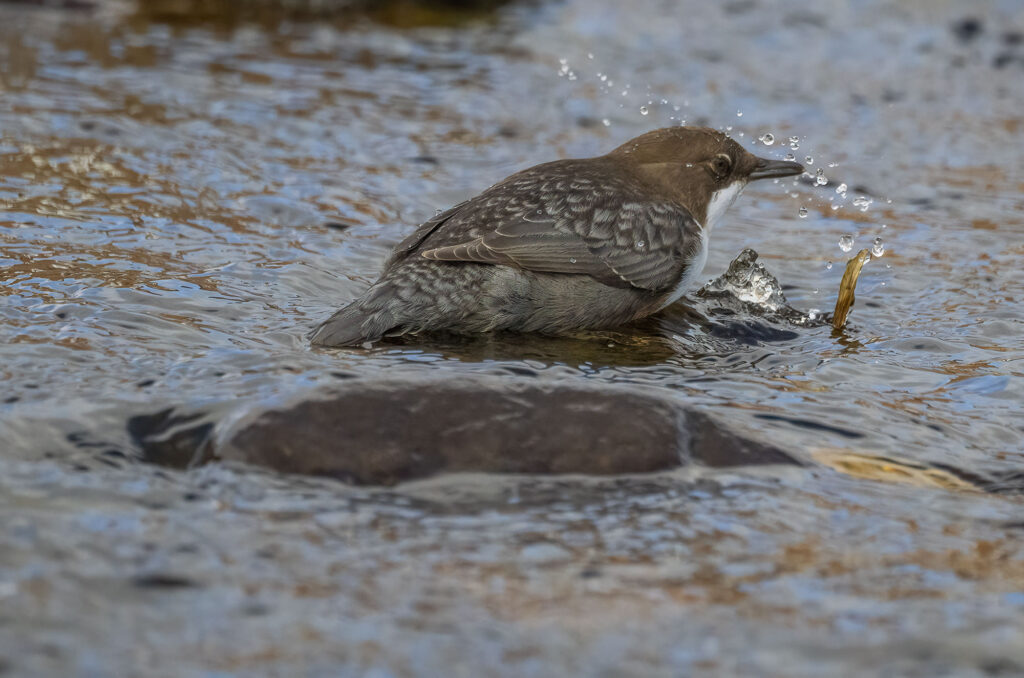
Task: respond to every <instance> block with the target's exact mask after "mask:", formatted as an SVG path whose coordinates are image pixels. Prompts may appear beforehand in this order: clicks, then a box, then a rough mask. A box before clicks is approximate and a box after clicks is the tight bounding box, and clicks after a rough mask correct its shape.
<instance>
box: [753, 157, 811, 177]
mask: <svg viewBox="0 0 1024 678" xmlns="http://www.w3.org/2000/svg"><path fill="white" fill-rule="evenodd" d="M803 171H804V166H803V165H801V164H800V163H798V162H790V161H789V160H769V159H768V158H758V159H757V165H756V166H755V167H754V171H753V172H751V173H750V181H754V180H755V179H772V178H778V177H791V176H793V175H794V174H803Z"/></svg>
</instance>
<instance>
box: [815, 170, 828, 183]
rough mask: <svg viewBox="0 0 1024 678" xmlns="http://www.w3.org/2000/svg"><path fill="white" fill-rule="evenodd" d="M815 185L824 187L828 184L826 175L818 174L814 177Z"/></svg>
mask: <svg viewBox="0 0 1024 678" xmlns="http://www.w3.org/2000/svg"><path fill="white" fill-rule="evenodd" d="M818 171H819V172H820V171H821V170H820V169H819V170H818ZM814 183H815V184H817V185H818V186H824V185H825V184H827V183H828V179H827V178H826V177H825V175H824V174H818V175H817V176H815V177H814Z"/></svg>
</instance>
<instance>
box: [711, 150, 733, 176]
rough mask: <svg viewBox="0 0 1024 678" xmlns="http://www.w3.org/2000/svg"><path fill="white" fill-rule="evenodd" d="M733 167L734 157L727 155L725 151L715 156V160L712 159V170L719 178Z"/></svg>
mask: <svg viewBox="0 0 1024 678" xmlns="http://www.w3.org/2000/svg"><path fill="white" fill-rule="evenodd" d="M731 169H732V158H730V157H729V156H727V155H726V154H725V153H719V154H718V155H716V156H715V158H714V160H712V161H711V170H712V171H713V172H714V173H715V176H717V177H718V178H719V179H721V178H723V177H724V176H725V175H727V174H728V173H729V170H731Z"/></svg>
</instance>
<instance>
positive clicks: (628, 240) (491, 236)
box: [390, 157, 700, 292]
mask: <svg viewBox="0 0 1024 678" xmlns="http://www.w3.org/2000/svg"><path fill="white" fill-rule="evenodd" d="M608 164H609V161H608V160H607V159H606V158H603V157H602V158H594V159H587V160H561V161H557V162H551V163H546V164H544V165H538V166H536V167H532V168H530V169H528V170H524V171H522V172H519V173H518V174H514V175H512V176H511V177H509V178H507V179H505V180H504V181H502V182H500V183H498V184H495V185H494V186H492V187H491V188H489V189H487V190H486V191H484V192H483V193H481V194H480V195H479V196H477V197H475V198H473V199H472V200H468V201H466V202H464V203H462V204H461V205H457V206H455V207H453V208H452V209H451V210H449V211H448V212H445V213H443V214H441V215H439V216H438V217H437V218H435V219H432V220H431V221H428V222H427V223H426V224H424V225H423V226H421V227H420V228H419V229H417V230H416V231H415V232H414V233H413V234H412V235H411V236H409V237H408V238H407V239H406V240H405V241H403V242H402V243H401V244H400V245H399V246H398V248H397V249H396V253H395V255H394V256H393V257H392V260H391V262H390V263H391V264H394V263H397V262H398V261H401V260H403V259H405V258H407V257H409V256H410V255H413V254H415V253H419V254H420V255H421V256H423V257H425V258H427V259H433V260H435V261H468V262H477V263H486V264H504V265H510V266H517V267H519V268H522V269H525V270H528V271H536V272H545V273H567V274H577V275H587V276H590V277H591V278H594V279H595V280H598V281H600V282H602V283H604V284H606V285H612V286H616V287H629V286H632V287H635V288H638V289H641V290H647V291H652V292H657V291H661V290H665V289H667V288H669V287H671V286H672V285H673V284H674V283H675V282H676V281H677V280H679V277H680V275H681V271H682V268H683V267H684V266H685V265H686V262H687V261H688V259H689V258H690V256H692V255H693V251H692V250H693V248H694V247H695V246H696V245H697V244H698V242H697V241H698V240H699V237H700V226H699V225H698V224H697V223H696V221H694V219H693V217H692V216H691V215H690V213H689V212H688V211H687V210H686V208H685V207H683V206H682V205H680V204H678V203H674V202H672V201H670V200H665V199H659V198H657V197H652V196H651V195H650V188H649V187H648V186H646V185H644V184H643V183H642V182H641V181H640V180H639V179H638V178H636V177H633V176H631V175H629V174H626V173H623V172H621V171H620V172H615V171H612V170H613V168H610V167H609V166H608Z"/></svg>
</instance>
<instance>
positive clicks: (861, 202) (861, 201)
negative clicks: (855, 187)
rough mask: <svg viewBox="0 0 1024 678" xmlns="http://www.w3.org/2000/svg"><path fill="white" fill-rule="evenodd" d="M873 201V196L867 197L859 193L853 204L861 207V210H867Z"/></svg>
mask: <svg viewBox="0 0 1024 678" xmlns="http://www.w3.org/2000/svg"><path fill="white" fill-rule="evenodd" d="M871 203H872V200H871V198H865V197H864V196H863V195H858V196H857V197H856V198H855V199H854V201H853V206H854V207H859V208H860V211H861V212H867V211H868V208H869V207H871Z"/></svg>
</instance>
